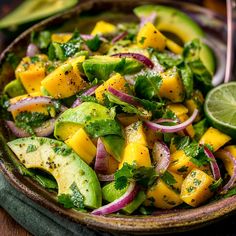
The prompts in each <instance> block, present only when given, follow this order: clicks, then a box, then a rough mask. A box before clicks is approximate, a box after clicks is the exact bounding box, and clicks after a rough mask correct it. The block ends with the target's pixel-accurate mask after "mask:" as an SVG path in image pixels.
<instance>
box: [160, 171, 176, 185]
mask: <svg viewBox="0 0 236 236" xmlns="http://www.w3.org/2000/svg"><path fill="white" fill-rule="evenodd" d="M161 179H162V180H163V181H164V182H165V183H166V184H168V185H170V186H171V185H174V184H176V183H177V181H176V180H175V178H174V176H173V175H172V174H171V173H170V172H168V171H165V173H164V174H163V175H162V177H161Z"/></svg>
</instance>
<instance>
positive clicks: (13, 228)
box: [0, 208, 31, 236]
mask: <svg viewBox="0 0 236 236" xmlns="http://www.w3.org/2000/svg"><path fill="white" fill-rule="evenodd" d="M0 235H2V236H30V235H31V234H30V233H28V232H27V231H26V230H25V229H24V228H22V227H21V226H20V225H19V224H18V223H17V222H16V221H15V220H14V219H12V217H11V216H10V215H9V214H8V213H7V212H6V211H5V210H4V209H2V208H0Z"/></svg>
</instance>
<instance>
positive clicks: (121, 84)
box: [95, 73, 127, 103]
mask: <svg viewBox="0 0 236 236" xmlns="http://www.w3.org/2000/svg"><path fill="white" fill-rule="evenodd" d="M126 84H127V82H126V80H125V79H124V77H123V76H122V75H120V74H119V73H116V74H115V75H113V76H112V77H111V78H109V79H108V80H107V81H105V82H104V83H103V84H102V85H100V86H99V87H98V88H97V89H96V90H95V96H96V98H97V100H98V101H99V102H100V103H103V101H104V93H105V92H106V91H107V89H108V88H109V87H112V88H114V89H117V90H120V91H122V92H127V87H126Z"/></svg>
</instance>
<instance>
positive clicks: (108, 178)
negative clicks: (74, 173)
mask: <svg viewBox="0 0 236 236" xmlns="http://www.w3.org/2000/svg"><path fill="white" fill-rule="evenodd" d="M97 176H98V179H99V181H101V182H110V181H113V180H114V179H115V177H114V174H110V175H103V174H97Z"/></svg>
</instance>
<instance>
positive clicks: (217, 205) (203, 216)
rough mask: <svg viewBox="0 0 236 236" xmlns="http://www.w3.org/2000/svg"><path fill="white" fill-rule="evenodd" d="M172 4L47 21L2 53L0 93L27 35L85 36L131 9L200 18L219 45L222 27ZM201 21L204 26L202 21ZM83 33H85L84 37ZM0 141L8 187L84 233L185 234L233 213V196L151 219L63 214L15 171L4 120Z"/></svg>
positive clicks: (109, 5)
mask: <svg viewBox="0 0 236 236" xmlns="http://www.w3.org/2000/svg"><path fill="white" fill-rule="evenodd" d="M176 2H177V1H176ZM176 2H170V1H151V0H145V1H138V0H134V1H131V0H130V1H122V0H100V1H99V0H98V1H87V2H85V3H82V4H80V5H79V6H78V7H77V8H75V9H73V10H70V11H68V12H66V13H63V14H61V15H59V16H55V17H52V18H50V19H47V20H45V21H43V22H41V23H39V24H37V25H35V26H33V27H32V28H30V29H28V30H27V31H25V32H24V33H23V34H21V35H20V36H19V37H18V38H17V39H16V40H15V41H14V42H13V43H12V44H11V45H10V46H9V47H8V48H7V49H6V50H5V51H4V52H3V53H2V55H1V58H0V60H1V66H0V88H1V89H3V87H4V85H5V84H7V83H8V82H9V81H10V80H12V79H13V78H14V70H13V68H12V66H11V65H10V64H8V63H7V62H6V60H5V59H6V57H7V55H8V53H9V52H14V53H15V54H16V55H18V56H20V57H22V56H24V54H25V51H26V47H27V44H28V43H29V39H30V33H31V32H32V31H40V30H43V29H45V28H48V29H53V30H55V31H61V30H62V31H63V30H64V31H73V29H74V28H78V29H81V32H82V33H86V31H87V32H89V30H90V29H91V27H92V25H94V23H95V22H96V20H97V19H98V18H100V19H104V18H105V19H108V20H110V21H130V20H136V21H137V19H136V17H135V16H134V15H133V14H132V9H133V8H134V7H136V6H138V5H141V4H147V3H163V4H165V5H172V6H175V7H177V8H178V9H180V8H181V9H182V10H184V11H187V12H189V13H191V14H192V15H195V16H197V17H198V19H199V20H200V21H202V19H203V18H204V17H205V18H204V19H205V23H206V22H209V21H214V24H215V25H214V26H213V27H211V26H209V25H206V24H205V27H206V28H207V30H208V32H209V34H210V35H211V36H214V38H217V39H218V40H219V41H220V42H221V43H222V44H224V35H223V33H222V32H223V31H224V27H225V25H224V23H223V22H222V20H221V19H220V18H219V17H217V16H216V15H214V14H213V13H212V12H210V11H208V10H206V9H203V8H201V7H197V6H194V5H191V4H180V3H178V2H177V3H176ZM104 11H107V12H108V13H107V14H105V15H103V14H102V15H100V13H101V12H104ZM98 13H99V14H98ZM196 14H197V15H196ZM199 16H200V17H199ZM202 17H203V18H202ZM202 22H203V23H204V20H203V21H202ZM216 25H217V27H216ZM84 29H86V30H85V32H84ZM0 138H1V141H0V168H1V170H2V172H3V173H4V175H5V176H6V177H7V179H8V180H9V182H10V183H11V184H12V185H13V186H14V187H16V188H17V189H18V190H19V191H21V192H23V193H24V194H25V195H26V196H28V197H29V198H31V199H33V200H34V201H36V202H38V203H39V204H41V205H43V206H44V207H46V208H48V209H50V210H52V211H54V212H57V213H58V214H60V215H62V216H64V217H67V218H69V219H71V220H73V221H75V222H78V223H81V224H83V225H86V226H88V227H89V228H93V229H98V230H102V231H107V232H113V233H127V234H128V233H132V234H154V233H155V234H157V233H158V234H161V233H169V232H177V231H185V230H190V229H194V228H197V227H199V226H204V225H206V224H209V223H212V222H214V221H216V220H218V219H220V218H222V217H225V216H227V215H229V214H231V213H233V212H234V211H235V210H236V196H233V197H230V198H227V199H221V200H219V201H215V202H211V203H208V204H206V205H204V206H201V207H198V208H196V209H181V210H180V209H178V210H171V211H165V212H163V213H160V214H158V215H156V216H140V215H137V216H125V215H121V214H120V215H116V214H114V215H108V216H94V215H91V214H90V213H82V212H77V211H75V210H68V209H64V208H63V207H62V206H60V205H59V204H58V203H57V202H56V193H52V192H48V191H47V190H45V189H44V188H42V187H41V186H39V185H38V184H37V183H35V182H34V181H32V180H31V179H30V178H28V177H24V176H22V175H21V174H20V173H19V171H18V170H17V169H16V167H15V166H16V163H17V162H18V160H17V159H16V157H15V156H14V155H13V154H12V153H11V151H10V150H9V149H8V148H7V146H6V142H7V141H8V140H11V139H12V135H11V134H10V133H9V132H8V130H7V129H6V127H5V126H4V122H3V121H1V123H0Z"/></svg>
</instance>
